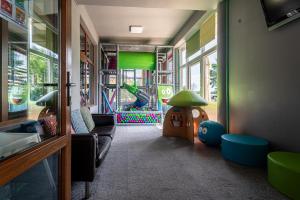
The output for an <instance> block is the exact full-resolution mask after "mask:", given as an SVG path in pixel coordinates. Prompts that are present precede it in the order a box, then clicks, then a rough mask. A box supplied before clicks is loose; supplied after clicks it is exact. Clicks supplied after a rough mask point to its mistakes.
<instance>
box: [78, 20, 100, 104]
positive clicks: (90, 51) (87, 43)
mask: <svg viewBox="0 0 300 200" xmlns="http://www.w3.org/2000/svg"><path fill="white" fill-rule="evenodd" d="M94 49H95V47H94V45H93V43H92V41H91V39H90V38H89V36H88V35H87V33H86V31H85V30H84V29H83V27H82V26H81V27H80V96H81V103H80V104H81V105H82V106H85V105H91V104H93V103H94V102H95V96H96V95H95V93H96V91H95V88H96V87H95V85H96V84H95V70H96V69H95V63H94V60H95V58H94V57H95V55H94V54H95V52H94Z"/></svg>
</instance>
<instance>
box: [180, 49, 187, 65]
mask: <svg viewBox="0 0 300 200" xmlns="http://www.w3.org/2000/svg"><path fill="white" fill-rule="evenodd" d="M185 63H186V49H185V46H184V47H182V48H181V49H180V65H184V64H185Z"/></svg>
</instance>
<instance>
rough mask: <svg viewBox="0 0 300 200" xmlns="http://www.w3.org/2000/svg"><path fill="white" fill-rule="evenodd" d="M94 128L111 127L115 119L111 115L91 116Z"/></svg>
mask: <svg viewBox="0 0 300 200" xmlns="http://www.w3.org/2000/svg"><path fill="white" fill-rule="evenodd" d="M92 117H93V120H94V122H95V125H96V126H113V125H115V117H114V115H113V114H92Z"/></svg>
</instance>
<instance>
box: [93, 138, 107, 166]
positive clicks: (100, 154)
mask: <svg viewBox="0 0 300 200" xmlns="http://www.w3.org/2000/svg"><path fill="white" fill-rule="evenodd" d="M110 145H111V138H110V137H109V136H98V147H97V160H96V167H99V165H100V164H101V162H102V161H103V159H104V158H105V156H106V154H107V152H108V150H109V148H110Z"/></svg>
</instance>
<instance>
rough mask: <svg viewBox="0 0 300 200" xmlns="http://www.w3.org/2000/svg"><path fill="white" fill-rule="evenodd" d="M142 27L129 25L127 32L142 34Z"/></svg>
mask: <svg viewBox="0 0 300 200" xmlns="http://www.w3.org/2000/svg"><path fill="white" fill-rule="evenodd" d="M143 31H144V27H143V26H140V25H130V26H129V32H130V33H143Z"/></svg>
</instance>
